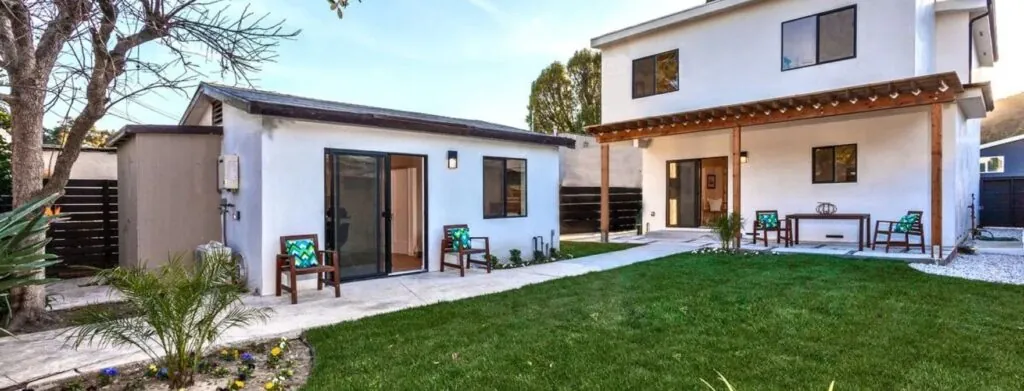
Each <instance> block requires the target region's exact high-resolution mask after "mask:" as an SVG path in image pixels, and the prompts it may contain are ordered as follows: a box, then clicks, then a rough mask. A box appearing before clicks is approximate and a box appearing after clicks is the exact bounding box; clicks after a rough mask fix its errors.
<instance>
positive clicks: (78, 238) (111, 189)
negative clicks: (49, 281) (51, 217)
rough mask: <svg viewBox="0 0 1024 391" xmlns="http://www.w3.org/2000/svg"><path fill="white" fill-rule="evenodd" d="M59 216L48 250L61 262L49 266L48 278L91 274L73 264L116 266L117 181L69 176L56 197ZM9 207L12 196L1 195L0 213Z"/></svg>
mask: <svg viewBox="0 0 1024 391" xmlns="http://www.w3.org/2000/svg"><path fill="white" fill-rule="evenodd" d="M55 207H56V208H60V214H61V219H60V220H58V221H55V222H53V223H52V224H51V225H50V231H49V233H48V236H49V237H50V238H51V239H50V244H49V245H47V251H48V252H49V253H51V254H55V255H57V256H58V257H59V258H60V259H61V260H63V262H61V263H60V264H58V265H57V266H55V267H52V268H49V269H47V271H46V274H47V275H48V276H51V277H60V278H72V277H80V276H84V275H89V274H92V272H90V271H88V270H83V269H81V268H77V267H76V266H90V267H96V268H110V267H114V266H117V257H118V246H117V181H116V180H101V179H72V180H69V181H68V184H67V186H66V188H65V192H64V196H62V197H60V198H58V199H57V202H56V203H55ZM10 210H11V197H10V196H9V195H0V212H6V211H10Z"/></svg>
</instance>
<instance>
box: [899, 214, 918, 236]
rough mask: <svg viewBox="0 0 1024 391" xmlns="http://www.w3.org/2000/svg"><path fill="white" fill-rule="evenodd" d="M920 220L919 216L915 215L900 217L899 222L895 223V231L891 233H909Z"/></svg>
mask: <svg viewBox="0 0 1024 391" xmlns="http://www.w3.org/2000/svg"><path fill="white" fill-rule="evenodd" d="M920 219H921V216H919V215H916V214H910V215H906V216H903V217H900V221H897V222H896V229H894V230H893V232H896V233H901V234H903V233H907V232H910V230H911V229H913V228H914V225H915V224H917V223H918V222H920V221H919V220H920Z"/></svg>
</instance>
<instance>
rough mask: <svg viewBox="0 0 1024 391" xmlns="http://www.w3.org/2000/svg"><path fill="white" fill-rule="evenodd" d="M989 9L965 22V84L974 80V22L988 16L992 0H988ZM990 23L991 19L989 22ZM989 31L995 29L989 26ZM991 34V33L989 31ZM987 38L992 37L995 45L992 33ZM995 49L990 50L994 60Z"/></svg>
mask: <svg viewBox="0 0 1024 391" xmlns="http://www.w3.org/2000/svg"><path fill="white" fill-rule="evenodd" d="M988 3H989V11H985V13H983V14H981V15H978V16H975V17H973V18H971V21H970V22H967V84H970V83H973V82H974V22H977V21H978V20H981V18H984V17H987V16H989V15H990V14H991V13H992V11H991V9H992V0H988ZM989 23H991V21H990V22H989ZM989 30H991V31H995V29H993V28H989ZM990 34H991V33H990ZM989 38H991V39H992V46H993V47H994V46H995V36H994V35H992V36H990V37H989ZM995 57H996V51H995V49H993V50H992V59H993V61H994V60H995Z"/></svg>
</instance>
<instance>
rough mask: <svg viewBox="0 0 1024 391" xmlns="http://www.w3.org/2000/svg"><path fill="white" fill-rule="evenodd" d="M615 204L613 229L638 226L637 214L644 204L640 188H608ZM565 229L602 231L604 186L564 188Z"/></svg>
mask: <svg viewBox="0 0 1024 391" xmlns="http://www.w3.org/2000/svg"><path fill="white" fill-rule="evenodd" d="M608 193H609V198H610V203H609V206H610V207H611V221H610V224H611V227H610V229H611V231H613V232H614V231H628V230H635V229H636V217H637V214H638V213H640V209H641V208H642V205H643V192H642V191H641V189H640V188H633V187H612V188H609V189H608ZM559 198H560V205H559V211H560V213H561V231H562V233H563V234H576V233H593V232H600V231H601V188H600V187H564V186H563V187H562V188H561V192H560V195H559Z"/></svg>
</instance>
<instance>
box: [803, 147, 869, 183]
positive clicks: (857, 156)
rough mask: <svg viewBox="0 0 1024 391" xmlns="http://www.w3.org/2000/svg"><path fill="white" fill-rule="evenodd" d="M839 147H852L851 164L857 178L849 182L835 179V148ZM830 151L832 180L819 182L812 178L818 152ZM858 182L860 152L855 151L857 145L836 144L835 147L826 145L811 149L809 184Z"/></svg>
mask: <svg viewBox="0 0 1024 391" xmlns="http://www.w3.org/2000/svg"><path fill="white" fill-rule="evenodd" d="M840 147H853V163H854V165H855V167H857V176H856V177H855V178H854V179H853V180H852V181H851V180H845V181H840V180H837V179H836V177H837V175H836V148H840ZM822 149H831V150H832V180H830V181H819V180H818V178H816V177H815V176H814V168H815V167H817V166H818V153H817V152H818V150H822ZM858 180H860V151H859V150H858V149H857V144H837V145H826V146H821V147H812V148H811V183H812V184H819V183H857V181H858Z"/></svg>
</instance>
